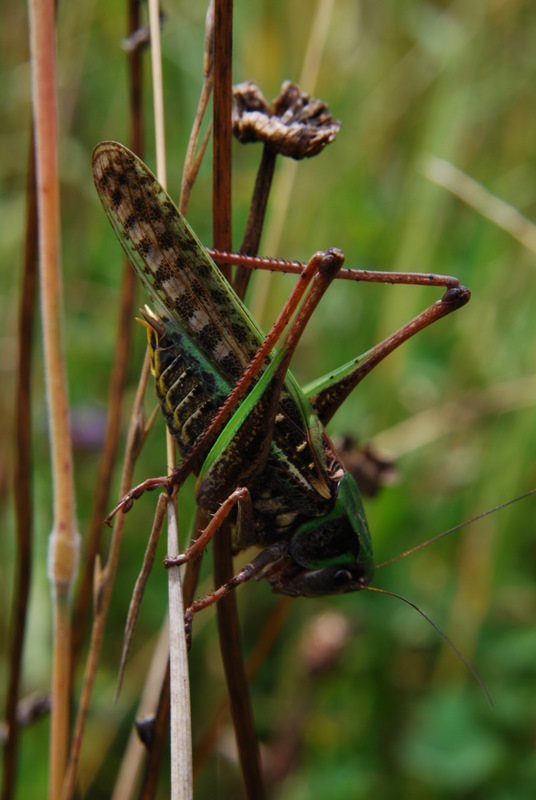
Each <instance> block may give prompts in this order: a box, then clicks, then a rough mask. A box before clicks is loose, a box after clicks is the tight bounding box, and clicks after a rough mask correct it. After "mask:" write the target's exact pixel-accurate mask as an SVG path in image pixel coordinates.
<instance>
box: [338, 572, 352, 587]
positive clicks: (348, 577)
mask: <svg viewBox="0 0 536 800" xmlns="http://www.w3.org/2000/svg"><path fill="white" fill-rule="evenodd" d="M352 580H353V578H352V573H351V572H348V570H347V569H340V570H339V571H338V572H336V573H335V575H334V576H333V586H334V587H335V588H337V589H340V588H342V587H343V586H346V585H347V584H348V583H351V581H352Z"/></svg>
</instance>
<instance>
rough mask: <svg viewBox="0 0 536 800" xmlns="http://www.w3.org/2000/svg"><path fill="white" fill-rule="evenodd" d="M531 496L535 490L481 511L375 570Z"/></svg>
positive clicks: (390, 559)
mask: <svg viewBox="0 0 536 800" xmlns="http://www.w3.org/2000/svg"><path fill="white" fill-rule="evenodd" d="M533 494H536V489H531V490H530V492H526V493H525V494H521V495H519V497H514V498H513V500H507V501H506V503H501V504H500V505H499V506H495V508H489V509H488V510H487V511H483V512H482V513H481V514H478V515H477V516H476V517H473V518H472V519H468V520H466V521H465V522H460V524H459V525H455V526H454V527H453V528H449V529H448V531H443V533H438V534H437V536H433V537H432V538H431V539H427V540H426V541H425V542H421V544H417V545H415V547H411V548H410V549H409V550H405V551H404V552H403V553H399V555H397V556H393V558H389V559H388V560H387V561H383V562H382V563H381V564H378V565H377V566H376V569H381V568H382V567H386V566H387V565H388V564H393V563H394V562H395V561H400V559H401V558H406V556H410V555H411V554H412V553H416V552H417V550H422V549H423V547H428V545H430V544H433V543H434V542H438V541H439V540H440V539H444V538H445V536H450V534H451V533H455V532H456V531H459V530H461V528H465V527H466V526H467V525H472V524H473V522H478V520H479V519H484V517H488V516H489V515H490V514H494V513H495V512H496V511H500V510H501V509H502V508H506V507H507V506H511V505H512V504H513V503H517V502H518V500H524V499H525V498H526V497H530V496H531V495H533Z"/></svg>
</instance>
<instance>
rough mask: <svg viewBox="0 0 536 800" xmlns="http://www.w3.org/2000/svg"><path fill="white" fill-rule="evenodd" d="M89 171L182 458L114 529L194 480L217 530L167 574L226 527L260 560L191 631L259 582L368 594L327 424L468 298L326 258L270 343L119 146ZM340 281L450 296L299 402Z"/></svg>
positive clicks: (437, 282) (303, 274)
mask: <svg viewBox="0 0 536 800" xmlns="http://www.w3.org/2000/svg"><path fill="white" fill-rule="evenodd" d="M92 163H93V175H94V180H95V185H96V187H97V191H98V193H99V196H100V199H101V201H102V204H103V206H104V209H105V211H106V214H107V215H108V218H109V220H110V222H111V224H112V227H113V229H114V231H115V233H116V234H117V236H118V238H119V241H120V242H121V244H122V246H123V249H124V250H125V252H126V254H127V256H128V258H129V260H130V262H131V264H132V266H133V268H134V270H135V272H136V274H137V276H138V278H139V279H140V280H141V282H142V283H143V285H144V286H145V288H146V290H147V292H148V294H149V296H150V297H151V299H152V301H153V303H154V306H155V308H156V312H157V313H154V312H153V311H151V310H149V309H148V308H146V309H145V311H143V312H142V316H143V322H144V324H145V326H146V328H147V336H148V342H149V351H150V358H151V369H152V373H153V376H154V379H155V389H156V394H157V397H158V399H159V401H160V405H161V409H162V412H163V415H164V417H165V420H166V423H167V425H168V427H169V430H170V431H171V433H172V435H173V437H174V439H175V441H176V443H177V446H178V449H179V452H180V454H181V456H182V462H181V463H180V464H179V466H178V467H176V468H175V470H174V471H173V473H172V474H171V475H169V476H166V477H162V478H151V479H149V480H147V481H145V482H144V483H143V484H140V486H138V487H136V488H135V489H133V490H132V491H131V492H129V494H127V495H126V496H125V497H124V498H123V499H122V500H121V501H120V502H119V504H118V506H117V507H116V509H114V511H113V512H112V514H111V515H110V518H111V517H112V516H113V514H115V513H116V511H118V510H119V509H121V510H123V511H127V510H128V509H129V508H130V507H131V506H132V503H133V501H134V499H136V498H137V497H139V496H140V494H141V493H142V492H143V491H145V490H146V489H152V488H155V487H157V486H164V487H166V488H167V489H168V491H169V493H170V494H171V495H174V494H175V493H176V492H177V491H178V488H179V487H180V486H181V485H182V482H183V481H184V479H185V477H186V476H187V474H189V473H190V472H193V473H194V474H195V475H197V484H196V490H195V495H196V501H197V503H198V504H199V505H200V506H201V507H202V508H203V509H205V510H206V511H207V512H209V513H210V514H212V515H213V518H212V520H211V521H210V523H209V524H208V526H207V528H206V529H205V530H204V531H202V532H201V535H200V536H199V538H198V539H196V540H195V542H194V543H193V544H192V545H191V546H190V547H189V548H188V549H187V550H186V551H185V553H184V554H182V555H180V556H178V557H177V558H175V559H174V560H172V561H171V560H170V559H168V564H169V563H173V564H179V563H184V562H185V561H187V560H189V559H191V558H193V557H195V556H197V555H198V554H199V553H200V552H201V550H202V549H203V548H204V547H205V545H206V543H207V541H208V540H209V539H210V538H211V537H212V536H213V535H214V533H215V532H216V531H217V529H218V526H219V525H220V524H221V522H222V521H223V519H225V517H227V516H228V515H229V514H232V515H233V517H231V519H234V522H235V534H234V545H235V548H236V550H237V551H238V550H242V549H245V548H248V547H250V546H253V545H254V546H256V547H258V548H260V553H258V554H257V555H256V556H255V557H254V558H253V560H252V561H251V562H250V563H249V564H247V565H246V567H244V568H243V569H242V570H241V571H240V572H239V573H238V574H237V575H235V576H234V578H232V579H231V580H230V581H229V582H228V583H226V584H224V585H223V586H221V587H219V588H218V589H216V591H214V592H213V593H212V594H211V595H209V596H208V597H206V598H203V599H202V600H198V601H196V602H194V603H193V605H192V606H190V608H189V609H188V610H187V612H186V624H187V629H188V630H189V629H190V627H191V621H192V617H193V614H194V612H196V611H198V610H200V609H202V608H205V607H206V606H208V605H210V604H211V603H214V602H216V601H217V600H218V599H220V598H221V597H222V596H224V595H225V594H226V593H227V592H228V591H230V590H231V589H233V588H234V587H235V586H237V585H238V584H239V583H243V582H245V581H247V580H249V579H250V578H251V577H253V576H255V577H256V578H257V580H258V579H260V578H261V577H264V578H266V579H267V580H268V581H269V583H270V584H271V586H272V590H273V591H275V592H278V593H282V594H287V595H292V596H300V595H301V596H307V597H315V596H319V595H329V594H341V593H346V592H355V591H359V590H360V589H362V588H363V587H365V586H367V585H368V584H369V583H370V581H371V580H372V577H373V573H374V559H373V552H372V543H371V537H370V532H369V529H368V525H367V520H366V516H365V511H364V509H363V504H362V501H361V497H360V493H359V490H358V487H357V484H356V482H355V480H354V478H353V477H352V475H351V474H350V473H349V472H347V471H346V470H345V469H344V468H343V466H342V464H341V461H340V458H339V457H338V455H337V453H336V451H335V448H334V446H333V444H332V442H331V441H330V439H329V437H328V435H327V433H326V430H325V425H326V424H327V422H328V421H329V420H330V419H331V417H332V416H333V414H334V413H335V411H336V410H337V409H338V408H339V406H340V405H341V404H342V403H343V402H344V400H345V399H346V397H347V396H348V395H349V394H350V392H351V391H352V390H353V388H354V387H355V386H356V385H357V384H358V383H359V382H360V381H361V380H362V379H363V377H364V376H365V375H366V374H368V372H370V370H371V369H372V368H373V367H374V366H375V365H376V364H378V363H379V362H380V361H381V360H382V359H383V358H385V356H386V355H388V353H390V352H392V351H393V350H394V349H395V348H396V347H398V346H399V345H400V344H401V343H402V342H403V341H405V340H407V339H408V338H410V337H411V336H412V335H414V333H416V332H417V331H418V330H422V329H423V328H425V327H427V326H428V325H430V324H431V323H432V322H434V321H435V320H437V319H439V318H441V317H443V316H445V315H446V314H449V313H450V312H452V311H454V310H455V309H457V308H460V307H461V306H463V305H464V304H465V303H467V301H468V300H469V298H470V293H469V291H468V290H467V289H466V288H464V287H463V286H461V285H460V283H459V281H458V280H457V279H456V278H452V277H449V276H441V275H431V274H423V273H385V272H371V271H367V270H346V269H343V268H342V263H343V260H344V256H343V254H342V253H341V251H340V250H336V249H332V250H328V251H326V252H324V253H316V254H315V255H314V256H313V257H312V259H311V260H310V261H309V263H308V264H307V265H306V266H304V265H301V266H299V267H297V268H296V267H294V268H292V265H286V266H287V268H288V271H291V270H292V269H293V270H294V271H299V279H298V282H297V284H296V287H295V289H294V290H293V292H292V293H291V295H290V297H289V299H288V301H287V302H286V304H285V306H284V308H283V310H282V312H281V314H280V316H279V317H278V319H277V320H276V322H275V323H274V326H273V328H272V330H271V331H270V333H269V334H268V336H266V337H265V336H264V334H263V332H262V331H261V330H260V328H259V327H258V325H257V323H256V322H255V320H254V319H253V318H252V317H251V315H250V314H249V312H248V310H247V309H246V307H245V306H244V304H243V303H242V301H241V300H240V299H239V298H238V296H237V295H236V294H235V292H234V291H233V289H232V287H231V286H230V285H229V283H228V282H227V281H226V280H225V279H224V278H223V276H222V274H221V273H220V271H219V269H218V267H217V266H216V264H215V263H214V261H213V260H212V259H211V258H210V256H209V255H208V253H207V251H206V250H205V248H204V247H203V245H202V244H201V243H200V241H199V240H198V238H197V237H196V235H195V234H194V232H193V231H192V229H191V228H190V226H189V225H188V223H187V222H186V220H185V219H184V217H183V216H182V215H181V214H180V212H179V211H178V209H177V208H176V206H175V205H174V203H173V201H172V200H171V198H170V197H169V195H168V194H167V193H166V192H165V190H164V189H163V188H162V186H161V185H160V184H159V183H158V181H157V180H156V178H155V177H154V175H153V174H152V173H151V172H150V171H149V169H148V168H147V167H146V166H145V164H144V163H143V162H142V161H140V159H138V158H137V156H135V155H134V154H133V153H132V152H131V151H130V150H128V149H127V148H126V147H124V146H123V145H120V144H118V143H116V142H102V143H101V144H99V145H97V147H96V148H95V150H94V153H93V162H92ZM222 258H223V260H224V261H226V262H229V261H230V260H232V258H231V256H229V255H224V256H222ZM246 262H247V259H246ZM269 266H270V264H269ZM335 277H344V278H348V279H353V280H359V281H372V282H384V283H385V282H388V283H406V284H407V283H410V284H427V285H432V286H441V287H445V288H446V291H445V293H444V295H443V297H442V298H441V299H440V300H438V301H436V302H435V303H434V304H433V305H432V306H430V307H429V308H428V309H426V310H425V311H424V312H422V313H421V314H419V315H418V316H417V317H415V318H414V319H413V320H411V321H410V322H409V323H407V324H406V325H404V326H403V327H402V328H400V329H399V330H398V331H396V332H395V333H394V334H392V335H391V336H390V337H388V339H386V340H385V341H383V342H381V343H380V344H379V345H377V346H376V347H374V348H372V350H370V351H368V352H367V353H365V354H364V356H361V357H359V358H357V359H354V360H353V361H352V362H350V363H348V364H346V365H344V366H343V367H341V368H339V369H338V370H336V371H335V372H333V373H331V374H330V376H329V377H326V378H323V379H320V380H317V381H315V382H314V384H312V385H311V387H310V388H308V389H307V390H302V389H301V388H300V386H299V385H298V383H297V382H296V380H295V379H294V377H293V376H292V374H291V372H290V371H289V363H290V360H291V357H292V355H293V353H294V350H295V348H296V345H297V343H298V341H299V338H300V336H301V333H302V331H303V330H304V328H305V326H306V324H307V321H308V320H309V318H310V317H311V314H312V313H313V311H314V308H315V307H316V305H317V304H318V301H319V300H320V297H321V296H322V294H323V293H324V292H325V291H326V289H327V287H328V285H329V283H330V282H331V281H332V280H333V279H334V278H335ZM291 319H292V323H291V324H290V320H291ZM285 329H287V330H286V333H285ZM236 504H238V513H236V509H235V508H234V507H235V505H236Z"/></svg>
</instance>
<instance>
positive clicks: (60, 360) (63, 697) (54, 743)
mask: <svg viewBox="0 0 536 800" xmlns="http://www.w3.org/2000/svg"><path fill="white" fill-rule="evenodd" d="M29 27H30V53H31V59H30V61H31V67H32V89H33V114H34V126H35V128H34V129H35V145H36V165H37V169H36V173H37V207H38V224H39V268H40V277H41V310H42V320H43V344H44V356H45V374H46V376H47V381H46V387H47V406H48V415H49V428H50V447H51V462H52V476H53V478H52V479H53V492H54V519H53V528H52V533H51V534H50V538H49V555H48V566H49V580H50V581H51V584H52V593H53V602H54V657H53V679H52V684H53V689H52V692H53V703H52V720H51V737H50V776H49V793H50V796H51V797H53V798H56V797H58V796H59V793H60V787H61V783H62V780H63V776H64V772H65V764H66V755H67V746H68V736H69V704H70V696H69V673H70V651H71V627H70V604H71V601H70V596H71V586H72V582H73V580H74V578H75V576H76V572H77V567H78V556H79V549H80V544H79V534H78V531H77V527H76V515H75V501H74V486H73V466H72V448H71V436H70V430H69V413H68V399H67V379H66V374H65V364H64V357H63V335H62V334H63V331H62V324H63V293H62V280H61V267H60V199H59V179H58V125H57V90H56V85H57V83H56V60H55V6H54V3H53V2H52V1H51V0H30V3H29Z"/></svg>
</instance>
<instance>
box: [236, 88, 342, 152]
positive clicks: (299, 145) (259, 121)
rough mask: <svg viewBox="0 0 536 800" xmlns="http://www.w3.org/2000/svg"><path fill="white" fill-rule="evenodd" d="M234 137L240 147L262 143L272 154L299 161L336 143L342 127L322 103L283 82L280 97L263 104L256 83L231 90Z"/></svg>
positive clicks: (261, 95)
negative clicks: (246, 144)
mask: <svg viewBox="0 0 536 800" xmlns="http://www.w3.org/2000/svg"><path fill="white" fill-rule="evenodd" d="M233 95H234V105H233V133H234V135H235V136H236V138H237V139H238V140H239V141H240V142H242V143H243V144H245V143H247V142H259V141H260V142H264V144H265V145H266V147H267V148H268V149H269V150H271V151H272V152H274V153H281V155H284V156H290V158H295V159H301V158H310V157H311V156H315V155H316V154H317V153H319V152H320V151H321V150H323V149H324V147H325V146H326V145H327V144H329V143H330V142H332V141H333V140H334V139H335V136H336V135H337V133H338V132H339V129H340V127H341V123H340V122H339V120H336V119H333V117H332V116H331V115H330V113H329V109H328V107H327V105H326V104H325V103H323V102H322V101H321V100H317V99H316V98H315V97H311V96H310V95H308V94H306V92H302V91H301V90H300V89H299V87H298V86H296V84H294V83H290V81H285V83H284V84H283V86H282V87H281V92H280V93H279V95H278V96H277V97H276V98H275V99H274V100H272V102H271V103H268V102H266V100H265V99H264V97H263V94H262V92H261V90H260V89H259V87H258V86H257V84H256V83H253V82H252V81H246V82H245V83H239V84H237V85H236V86H235V87H234V88H233Z"/></svg>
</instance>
